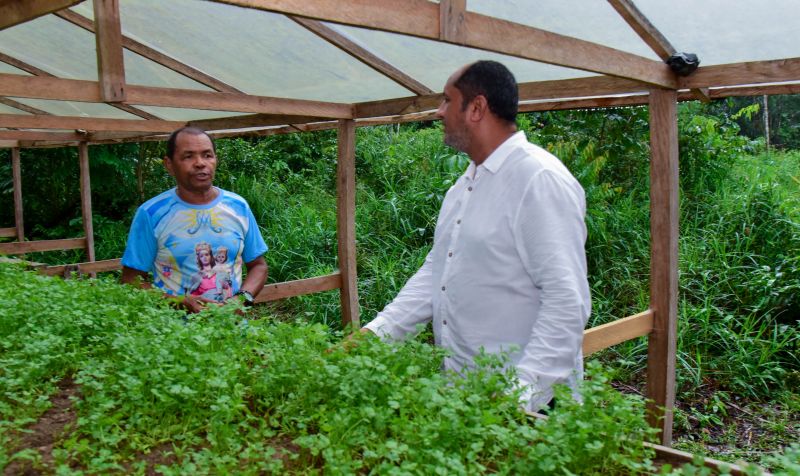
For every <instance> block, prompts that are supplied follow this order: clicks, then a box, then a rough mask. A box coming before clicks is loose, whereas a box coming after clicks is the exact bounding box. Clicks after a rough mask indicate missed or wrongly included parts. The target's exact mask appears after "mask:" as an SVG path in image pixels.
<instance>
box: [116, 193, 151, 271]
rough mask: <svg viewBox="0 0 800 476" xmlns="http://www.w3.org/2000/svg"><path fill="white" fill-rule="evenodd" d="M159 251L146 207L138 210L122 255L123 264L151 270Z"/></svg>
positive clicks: (133, 267)
mask: <svg viewBox="0 0 800 476" xmlns="http://www.w3.org/2000/svg"><path fill="white" fill-rule="evenodd" d="M157 253H158V243H157V242H156V237H155V235H154V233H153V225H152V224H151V223H150V215H149V214H148V213H147V211H146V210H145V209H144V208H141V207H140V208H139V209H138V210H136V214H135V215H134V216H133V222H132V223H131V229H130V231H129V232H128V243H127V244H126V246H125V253H124V254H123V255H122V266H125V267H128V268H132V269H137V270H139V271H144V272H150V271H152V269H153V263H154V262H155V260H156V254H157Z"/></svg>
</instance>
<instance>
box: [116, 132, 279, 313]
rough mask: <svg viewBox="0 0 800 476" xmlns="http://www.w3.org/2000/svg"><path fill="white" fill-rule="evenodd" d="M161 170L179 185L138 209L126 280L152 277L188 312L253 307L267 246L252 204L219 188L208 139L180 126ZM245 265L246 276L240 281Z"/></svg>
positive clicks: (130, 239) (124, 263)
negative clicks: (240, 304) (237, 302)
mask: <svg viewBox="0 0 800 476" xmlns="http://www.w3.org/2000/svg"><path fill="white" fill-rule="evenodd" d="M164 167H166V168H167V171H169V173H170V175H172V176H173V177H174V178H175V182H176V184H177V186H176V187H175V188H173V189H171V190H167V191H166V192H164V193H161V194H160V195H158V196H156V197H153V198H151V199H150V200H148V201H147V202H145V203H144V204H143V205H141V206H140V207H139V209H138V210H137V211H136V215H135V216H134V218H133V223H132V224H131V230H130V233H129V235H128V244H127V247H126V248H125V254H124V255H123V256H122V282H123V283H134V282H136V281H137V280H140V279H141V282H142V283H143V286H144V287H150V286H151V284H150V283H146V282H145V281H144V278H146V277H147V276H148V273H150V272H152V274H153V283H152V284H153V285H155V286H156V287H158V288H159V289H161V290H162V291H164V294H165V295H166V296H170V297H173V296H174V297H179V296H182V300H181V302H182V303H183V307H184V308H185V309H186V310H187V311H189V312H198V311H200V310H201V309H202V308H203V307H204V306H205V305H206V304H207V303H222V302H224V301H226V300H227V299H229V298H231V297H233V296H240V298H241V299H242V300H243V301H244V303H245V304H246V305H250V304H252V303H253V300H254V296H256V295H258V293H259V292H260V291H261V289H262V288H263V287H264V283H265V282H266V280H267V263H266V261H264V256H263V255H264V253H266V252H267V245H266V243H264V238H263V237H262V236H261V232H260V231H259V229H258V225H257V224H256V220H255V217H254V216H253V213H252V212H251V211H250V206H249V205H248V204H247V202H246V201H245V200H244V199H243V198H242V197H240V196H238V195H236V194H234V193H231V192H228V191H227V190H222V189H220V188H217V187H215V186H214V184H213V182H214V172H215V170H216V168H217V155H216V150H215V148H214V143H213V142H212V141H211V138H210V137H209V136H208V134H206V133H205V131H203V130H202V129H198V128H196V127H183V128H181V129H178V130H177V131H175V132H173V133H172V135H171V136H170V137H169V140H168V141H167V155H166V157H164ZM242 264H244V266H246V267H247V276H246V278H245V279H244V282H242Z"/></svg>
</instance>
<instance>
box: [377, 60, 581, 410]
mask: <svg viewBox="0 0 800 476" xmlns="http://www.w3.org/2000/svg"><path fill="white" fill-rule="evenodd" d="M517 105H518V92H517V83H516V80H515V79H514V76H513V75H512V74H511V72H510V71H509V70H508V69H507V68H506V67H505V66H503V65H502V64H500V63H497V62H494V61H478V62H476V63H472V64H469V65H467V66H464V67H462V68H461V69H459V70H458V71H456V72H455V73H454V74H453V75H452V76H451V77H450V79H449V80H448V81H447V84H446V85H445V88H444V100H443V101H442V104H441V105H440V106H439V109H438V111H437V116H438V117H440V118H441V119H442V121H443V123H444V142H445V143H446V144H447V145H449V146H451V147H453V148H455V149H457V150H459V151H462V152H465V153H466V154H467V155H469V157H470V159H471V163H470V165H469V166H468V167H467V170H466V172H465V173H464V175H463V176H461V177H460V178H459V179H458V181H457V182H456V183H455V184H454V185H453V186H452V187H451V188H450V190H449V191H448V192H447V195H446V196H445V199H444V202H443V203H442V208H441V211H440V213H439V218H438V220H437V222H436V231H435V233H434V242H433V248H432V249H431V251H430V253H428V256H427V258H426V259H425V263H424V264H423V265H422V267H421V268H420V269H419V271H417V273H416V274H415V275H414V276H413V277H412V278H411V279H410V280H409V281H408V282H407V283H406V285H405V286H404V287H403V289H402V290H401V291H400V293H399V294H398V295H397V297H396V298H395V299H394V300H393V301H392V302H391V303H390V304H389V305H387V306H386V308H385V309H384V310H383V311H381V312H380V313H378V315H377V317H376V318H375V319H374V320H373V321H372V322H370V323H369V324H367V325H366V326H365V327H364V329H362V331H371V332H373V333H375V334H377V335H379V336H381V337H383V338H387V339H392V340H399V339H402V338H403V337H405V336H406V335H408V334H410V333H413V332H415V331H416V328H417V326H418V325H419V324H424V323H427V322H431V321H432V323H433V333H434V337H435V341H436V344H437V345H441V346H443V347H445V348H447V349H449V350H450V351H451V355H450V356H449V357H447V358H446V359H445V362H444V367H445V369H452V370H455V371H459V370H461V369H463V368H468V367H470V366H471V365H472V364H473V359H474V357H475V356H476V355H478V353H479V352H480V350H481V348H483V349H485V351H486V352H488V353H498V352H510V353H509V358H510V362H509V365H513V366H514V367H516V370H517V376H518V379H519V384H520V386H522V387H523V389H524V391H523V396H522V398H523V401H522V404H523V406H524V407H525V408H526V409H528V410H531V411H535V410H539V409H541V408H543V407H546V406H547V405H548V403H549V402H550V401H551V399H552V397H553V391H552V386H553V385H554V384H566V385H569V386H570V387H572V388H573V389H575V388H576V387H577V383H578V381H580V379H581V378H582V374H583V355H582V352H581V347H582V343H583V329H584V327H585V325H586V322H587V319H588V317H589V312H590V308H591V300H590V297H589V285H588V281H587V276H586V274H587V271H586V255H585V251H584V244H585V241H586V226H585V223H584V217H585V213H586V202H585V197H584V192H583V189H582V188H581V186H580V184H579V183H578V181H577V180H575V178H574V177H573V176H572V175H571V174H570V173H569V171H568V170H567V169H566V167H564V165H563V164H562V163H561V162H560V161H559V160H558V159H557V158H556V157H554V156H553V155H552V154H550V153H548V152H547V151H545V150H544V149H542V148H540V147H538V146H536V145H533V144H531V143H529V142H528V141H527V139H526V137H525V133H524V132H517V127H516V115H517Z"/></svg>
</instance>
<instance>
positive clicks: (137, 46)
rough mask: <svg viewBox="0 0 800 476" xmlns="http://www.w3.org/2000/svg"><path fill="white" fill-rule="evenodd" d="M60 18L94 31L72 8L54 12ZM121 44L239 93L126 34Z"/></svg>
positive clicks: (208, 83) (214, 86)
mask: <svg viewBox="0 0 800 476" xmlns="http://www.w3.org/2000/svg"><path fill="white" fill-rule="evenodd" d="M56 15H58V16H59V17H61V18H62V19H64V20H66V21H68V22H70V23H72V24H74V25H76V26H79V27H81V28H83V29H84V30H87V31H89V32H92V33H94V23H93V22H92V21H91V20H90V19H88V18H86V17H84V16H83V15H80V14H78V13H75V12H73V11H72V10H63V11H60V12H58V13H56ZM122 46H123V48H125V49H127V50H129V51H132V52H134V53H136V54H138V55H140V56H143V57H145V58H147V59H149V60H150V61H153V62H155V63H158V64H160V65H161V66H164V67H165V68H168V69H171V70H172V71H175V72H176V73H178V74H181V75H183V76H185V77H187V78H190V79H193V80H194V81H197V82H198V83H200V84H204V85H206V86H208V87H209V88H211V89H214V90H216V91H222V92H228V93H241V91H240V90H238V89H236V88H235V87H233V86H231V85H230V84H227V83H224V82H223V81H220V80H219V79H217V78H214V77H213V76H210V75H208V74H206V73H204V72H202V71H200V70H199V69H197V68H195V67H193V66H189V65H188V64H186V63H183V62H181V61H178V60H176V59H175V58H173V57H171V56H169V55H167V54H165V53H162V52H160V51H157V50H155V49H153V48H151V47H149V46H147V45H145V44H144V43H140V42H138V41H136V40H134V39H132V38H130V37H128V36H125V35H122Z"/></svg>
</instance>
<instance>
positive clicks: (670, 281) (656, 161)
mask: <svg viewBox="0 0 800 476" xmlns="http://www.w3.org/2000/svg"><path fill="white" fill-rule="evenodd" d="M677 98H678V96H677V92H676V91H672V90H664V89H653V90H651V91H650V243H651V245H650V246H651V251H650V309H651V310H652V311H653V332H652V333H651V334H650V337H649V340H648V345H647V398H648V399H649V400H651V402H649V403H648V416H647V417H648V422H649V423H650V425H651V426H653V427H655V428H658V429H659V430H660V435H659V439H660V441H661V443H662V444H663V445H665V446H669V445H670V444H671V442H672V409H673V405H674V402H675V351H676V345H677V321H678V119H677Z"/></svg>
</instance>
